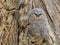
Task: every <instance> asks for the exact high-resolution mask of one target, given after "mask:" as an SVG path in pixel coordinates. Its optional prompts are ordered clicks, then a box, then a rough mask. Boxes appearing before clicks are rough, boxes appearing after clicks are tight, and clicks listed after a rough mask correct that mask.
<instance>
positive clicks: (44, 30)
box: [26, 8, 56, 45]
mask: <svg viewBox="0 0 60 45" xmlns="http://www.w3.org/2000/svg"><path fill="white" fill-rule="evenodd" d="M26 16H28V19H29V26H30V29H31V30H30V29H29V33H30V35H33V36H35V37H37V39H38V38H39V37H43V38H45V40H47V41H48V42H49V45H56V39H55V35H54V33H53V32H52V28H51V26H50V24H49V23H48V19H47V16H46V13H45V11H44V10H43V9H42V8H34V9H32V10H30V11H29V12H28V14H27V15H26ZM38 45H41V44H38ZM47 45H48V44H47Z"/></svg>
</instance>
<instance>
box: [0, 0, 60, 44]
mask: <svg viewBox="0 0 60 45" xmlns="http://www.w3.org/2000/svg"><path fill="white" fill-rule="evenodd" d="M34 8H41V9H43V10H44V11H45V13H46V16H47V19H48V22H49V24H50V26H51V28H52V32H53V33H54V36H55V37H56V45H60V16H59V15H60V0H0V45H53V44H49V43H48V40H45V38H44V37H42V36H40V37H37V36H36V37H35V36H33V37H31V36H30V32H27V31H31V28H30V25H29V20H28V19H29V18H28V17H27V14H28V13H29V11H30V10H32V9H34ZM31 15H34V14H31ZM30 18H32V17H30ZM32 22H33V21H32ZM39 25H40V24H39ZM46 26H47V25H46ZM27 33H28V34H27ZM33 33H35V32H34V31H33ZM31 34H32V33H31ZM47 43H48V44H47Z"/></svg>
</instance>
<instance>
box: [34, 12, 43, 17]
mask: <svg viewBox="0 0 60 45" xmlns="http://www.w3.org/2000/svg"><path fill="white" fill-rule="evenodd" d="M34 14H35V15H36V16H37V17H39V16H41V15H42V14H41V13H40V14H36V13H34Z"/></svg>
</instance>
